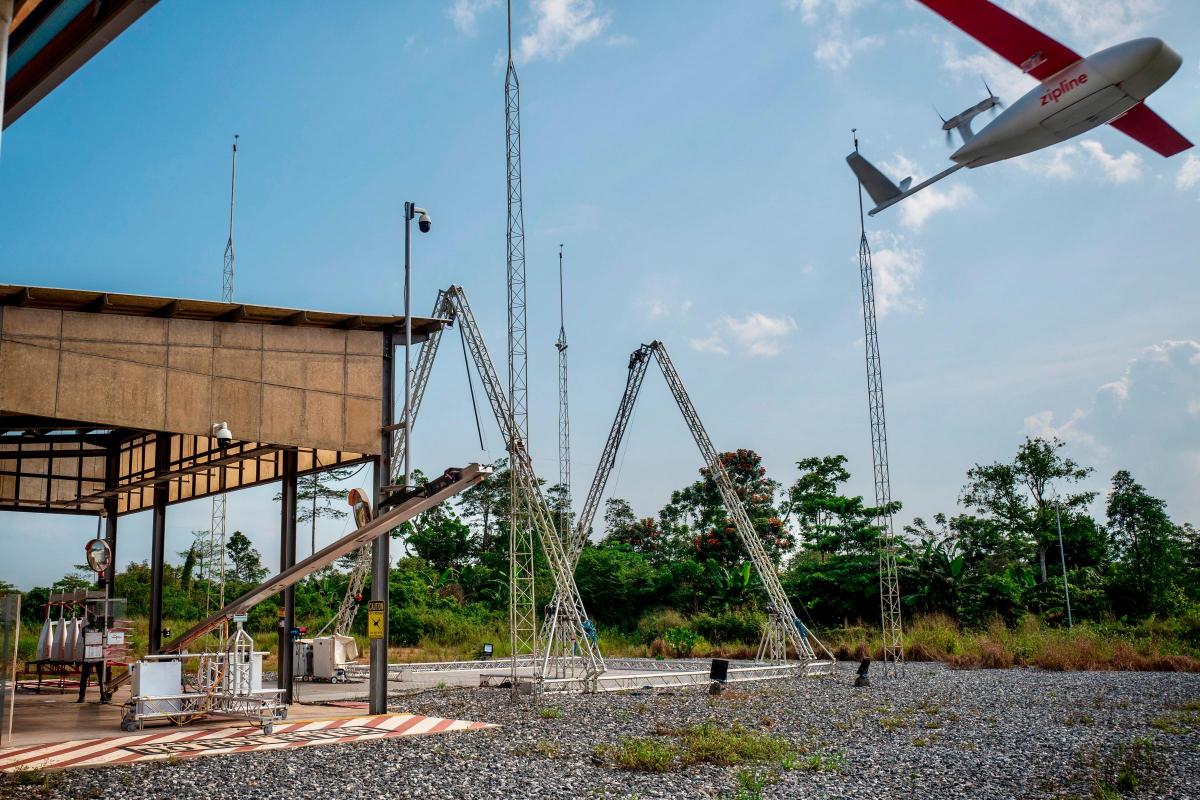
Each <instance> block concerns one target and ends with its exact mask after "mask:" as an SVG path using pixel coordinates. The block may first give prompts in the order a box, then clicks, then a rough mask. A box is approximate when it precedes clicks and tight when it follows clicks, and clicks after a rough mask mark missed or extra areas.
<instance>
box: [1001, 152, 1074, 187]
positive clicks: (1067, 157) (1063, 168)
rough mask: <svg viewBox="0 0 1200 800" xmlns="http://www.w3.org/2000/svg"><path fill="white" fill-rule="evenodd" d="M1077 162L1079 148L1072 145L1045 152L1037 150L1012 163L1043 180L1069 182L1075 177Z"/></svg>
mask: <svg viewBox="0 0 1200 800" xmlns="http://www.w3.org/2000/svg"><path fill="white" fill-rule="evenodd" d="M1078 160H1079V148H1078V147H1077V146H1075V145H1073V144H1060V145H1056V146H1054V147H1051V148H1049V149H1047V150H1039V151H1037V152H1036V153H1030V154H1028V155H1025V156H1021V157H1020V158H1017V159H1014V160H1013V163H1014V164H1016V165H1017V167H1019V168H1020V169H1022V170H1024V171H1025V172H1028V173H1031V174H1033V175H1040V176H1042V177H1044V178H1054V179H1056V180H1069V179H1071V178H1074V177H1075V176H1076V163H1077V162H1078Z"/></svg>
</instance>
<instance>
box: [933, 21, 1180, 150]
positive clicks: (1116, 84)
mask: <svg viewBox="0 0 1200 800" xmlns="http://www.w3.org/2000/svg"><path fill="white" fill-rule="evenodd" d="M1182 63H1183V59H1182V58H1180V56H1179V54H1178V53H1176V52H1175V51H1174V50H1172V49H1171V48H1170V47H1169V46H1167V45H1166V44H1165V43H1164V42H1163V41H1162V40H1161V39H1154V38H1146V39H1134V40H1132V41H1129V42H1125V43H1123V44H1118V45H1115V46H1113V47H1109V48H1107V49H1105V50H1101V51H1100V52H1098V53H1095V54H1094V55H1091V56H1088V57H1087V58H1083V59H1080V60H1079V61H1076V62H1075V63H1074V64H1072V65H1071V66H1069V67H1067V68H1065V69H1062V70H1060V71H1059V72H1057V73H1055V74H1054V75H1051V76H1050V77H1049V78H1047V79H1046V80H1044V81H1042V82H1041V84H1039V85H1038V86H1037V87H1036V88H1034V89H1032V90H1031V91H1030V92H1029V93H1027V94H1026V95H1024V96H1023V97H1022V98H1021V99H1020V100H1017V101H1016V102H1015V103H1013V104H1012V105H1011V106H1009V107H1008V108H1007V109H1006V110H1005V111H1003V112H1001V113H1000V115H999V116H997V117H996V118H995V119H994V120H992V121H991V122H990V123H989V124H988V125H986V126H985V127H984V128H983V129H982V130H980V131H979V133H977V134H976V135H975V136H974V137H973V138H971V139H970V140H968V141H966V142H965V143H964V144H963V146H962V147H960V148H959V149H958V150H956V151H955V152H954V153H953V154H952V155H951V156H950V159H951V160H952V161H954V162H955V163H956V164H959V165H961V166H965V167H981V166H983V165H984V164H992V163H995V162H996V161H1003V160H1004V159H1006V158H1012V157H1014V156H1019V155H1022V154H1024V153H1030V152H1033V151H1034V150H1040V149H1042V148H1043V147H1049V146H1050V145H1054V144H1058V143H1059V142H1063V141H1065V140H1067V139H1070V138H1072V137H1074V136H1078V135H1079V134H1081V133H1085V132H1086V131H1090V130H1091V129H1092V128H1095V127H1097V126H1100V125H1103V124H1105V123H1107V122H1110V121H1112V120H1114V119H1116V118H1117V117H1119V116H1121V115H1122V114H1124V113H1125V112H1126V111H1128V110H1129V109H1131V108H1133V107H1134V106H1135V105H1137V104H1138V103H1139V102H1141V101H1142V100H1144V99H1145V98H1146V97H1147V96H1148V95H1149V94H1151V93H1152V92H1153V91H1154V90H1155V89H1157V88H1158V87H1160V86H1162V85H1163V84H1164V83H1166V82H1167V80H1168V79H1170V77H1171V76H1172V75H1174V74H1175V72H1176V71H1177V70H1178V69H1179V67H1180V65H1181V64H1182Z"/></svg>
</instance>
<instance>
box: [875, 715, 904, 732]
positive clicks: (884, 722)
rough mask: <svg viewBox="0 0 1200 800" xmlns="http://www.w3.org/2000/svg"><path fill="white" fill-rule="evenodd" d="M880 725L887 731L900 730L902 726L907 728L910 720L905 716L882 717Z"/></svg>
mask: <svg viewBox="0 0 1200 800" xmlns="http://www.w3.org/2000/svg"><path fill="white" fill-rule="evenodd" d="M879 727H881V728H883V729H884V730H885V731H898V730H900V729H901V728H907V727H908V721H907V720H906V719H904V717H880V718H879Z"/></svg>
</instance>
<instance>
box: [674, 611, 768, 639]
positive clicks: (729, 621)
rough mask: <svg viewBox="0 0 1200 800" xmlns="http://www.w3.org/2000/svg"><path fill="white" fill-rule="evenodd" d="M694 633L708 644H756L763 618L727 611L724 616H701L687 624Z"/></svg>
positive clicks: (756, 615)
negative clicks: (708, 642)
mask: <svg viewBox="0 0 1200 800" xmlns="http://www.w3.org/2000/svg"><path fill="white" fill-rule="evenodd" d="M689 625H690V626H691V628H692V629H693V630H695V631H696V633H698V634H700V635H701V636H703V637H704V638H705V639H707V640H708V641H710V642H729V643H747V642H757V641H758V639H759V637H760V636H762V626H763V618H762V616H761V615H759V614H751V613H740V612H736V611H729V612H726V613H724V614H716V615H714V614H701V615H699V616H698V617H694V618H692V620H691V622H690V623H689Z"/></svg>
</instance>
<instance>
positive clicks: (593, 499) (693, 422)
mask: <svg viewBox="0 0 1200 800" xmlns="http://www.w3.org/2000/svg"><path fill="white" fill-rule="evenodd" d="M651 358H653V359H654V360H655V361H657V362H658V366H659V369H660V370H661V371H662V374H663V378H664V379H665V380H666V382H667V388H669V389H670V390H671V395H672V397H674V398H675V404H676V405H677V406H678V407H679V411H680V413H681V414H682V415H683V419H684V421H685V422H686V423H687V426H688V430H689V431H690V432H691V434H692V438H693V439H694V440H695V442H696V446H697V447H698V448H699V450H700V454H701V457H702V458H703V460H704V465H705V467H707V468H708V469H709V471H710V474H711V475H712V478H713V481H714V482H715V483H716V485H717V491H718V492H720V494H721V500H722V502H723V503H724V504H725V509H726V511H728V513H729V516H730V519H731V520H732V521H733V524H734V529H735V531H736V532H737V536H738V539H739V540H740V541H741V543H742V546H743V547H745V548H746V552H747V554H748V555H749V556H750V561H751V563H752V564H753V565H754V569H755V571H756V572H757V573H758V575H759V578H760V579H761V580H762V583H763V588H764V590H765V592H766V595H767V608H766V611H767V625H766V627H765V629H764V631H763V637H762V640H761V642H760V643H759V648H758V656H757V660H758V661H763V662H766V661H774V662H778V663H784V662H786V661H787V656H788V646H789V645H790V646H791V647H792V649H793V651H794V652H795V655H796V658H797V659H799V660H800V661H801V662H804V663H806V664H808V665H810V666H813V667H816V666H827V665H828V664H829V663H831V662H832V660H833V655H832V654H831V653H830V652H829V650H828V648H826V647H825V645H824V644H822V643H821V642H820V641H819V640H818V639H817V638H816V637H815V636H813V635H812V633H811V632H810V631H808V630H807V629H806V628H805V627H804V625H803V624H802V623H801V622H800V620H799V618H798V617H797V616H796V612H795V610H794V608H793V606H792V603H791V600H789V599H788V596H787V593H786V592H785V591H784V589H783V585H782V584H781V583H780V581H779V573H778V571H777V570H776V569H775V564H774V562H772V561H771V558H770V556H769V555H768V554H767V551H766V548H765V547H764V546H763V544H762V540H761V539H760V538H759V535H758V531H756V530H755V529H754V524H753V523H752V522H751V521H750V517H749V515H747V513H746V508H745V505H744V504H743V503H742V500H741V498H740V497H739V495H738V491H737V487H736V486H735V485H734V483H733V479H732V478H731V477H730V475H729V471H728V470H727V469H726V468H725V462H724V461H723V460H722V459H721V455H720V454H719V453H718V452H717V450H716V448H715V447H714V446H713V443H712V439H710V438H709V435H708V431H706V430H705V428H704V424H703V423H702V422H701V421H700V415H699V413H698V412H697V411H696V407H695V405H693V404H692V400H691V397H689V396H688V393H687V389H685V388H684V385H683V379H682V378H680V377H679V373H678V371H676V369H675V364H674V363H673V362H672V361H671V358H670V356H669V355H667V348H666V347H665V346H664V345H663V343H662V342H657V341H655V342H651V343H650V344H644V345H642V346H641V347H639V348H638V349H637V350H635V351H633V353H632V354H631V355H630V356H629V368H628V369H629V372H628V375H627V377H626V379H625V392H624V394H622V395H621V403H620V405H619V406H618V407H617V416H616V418H615V419H614V420H613V424H612V428H611V429H610V430H609V433H608V440H607V441H606V442H605V444H604V452H603V453H602V454H601V456H600V461H599V463H598V464H597V466H596V474H595V476H594V477H593V478H592V485H591V488H590V489H589V490H588V495H587V499H586V500H585V501H584V504H583V510H582V511H581V512H580V514H579V519H578V521H577V522H576V524H575V529H574V530H575V534H574V536H573V538H572V540H571V542H570V547H569V548H568V549H567V554H568V556H569V557H570V558H571V565H572V567H574V565H575V564H576V563H578V560H579V554H580V553H581V552H582V550H583V543H584V542H585V541H587V538H588V534H589V533H590V530H591V526H592V520H593V519H594V518H595V516H596V509H597V508H599V505H600V498H601V496H602V495H603V494H604V487H605V486H606V485H607V483H608V478H609V475H611V473H612V470H613V467H614V466H615V464H616V460H617V451H618V450H619V449H620V446H621V441H622V439H624V437H625V430H626V428H627V427H628V425H629V420H630V419H631V417H632V416H633V408H634V405H635V404H636V403H637V398H638V394H639V393H640V392H641V388H642V382H643V380H644V379H645V377H646V369H647V367H648V366H649V364H650V360H651ZM813 642H815V643H816V644H817V646H819V647H820V648H821V649H822V650H823V651H824V653H825V655H826V656H828V657H829V659H830V660H829V662H825V661H821V660H820V659H819V657H818V656H817V654H816V651H815V650H814V649H813V646H812V645H813Z"/></svg>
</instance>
